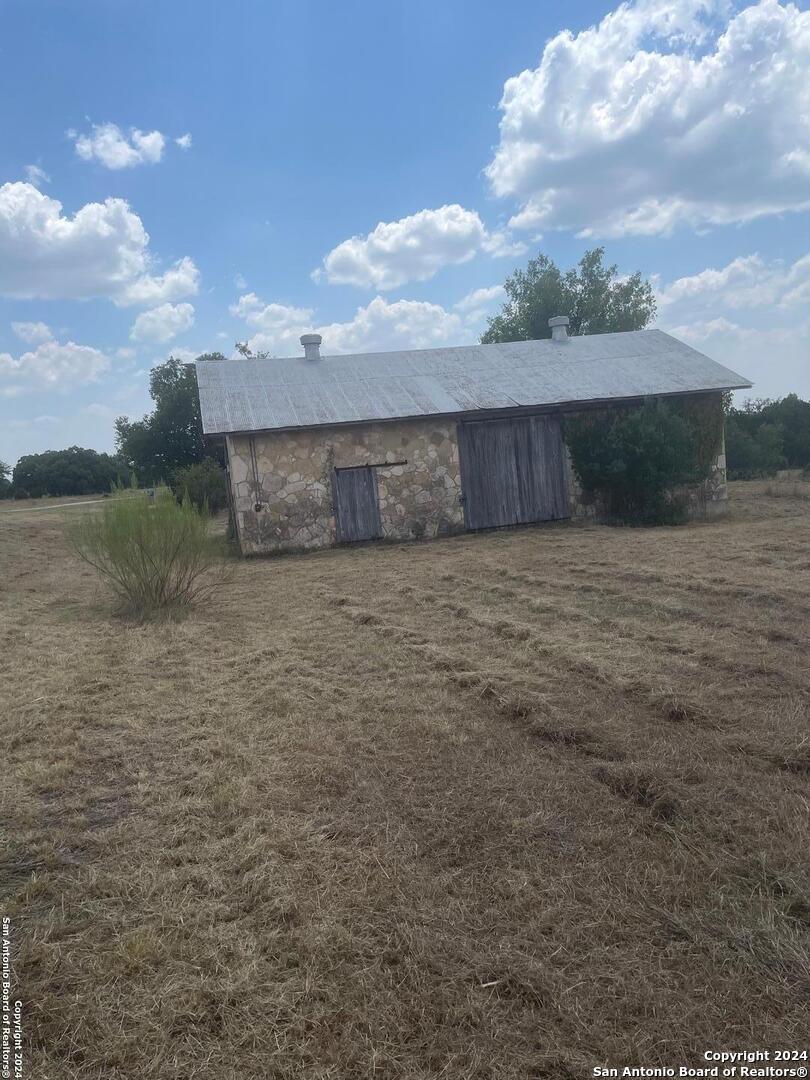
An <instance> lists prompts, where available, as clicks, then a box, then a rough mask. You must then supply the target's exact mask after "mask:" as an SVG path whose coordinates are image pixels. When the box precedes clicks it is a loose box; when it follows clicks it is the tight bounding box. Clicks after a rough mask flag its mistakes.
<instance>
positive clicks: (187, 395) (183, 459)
mask: <svg viewBox="0 0 810 1080" xmlns="http://www.w3.org/2000/svg"><path fill="white" fill-rule="evenodd" d="M224 359H225V357H224V356H223V355H222V353H204V354H203V355H202V356H199V357H198V360H210V361H219V360H224ZM149 394H150V396H151V398H152V400H153V401H154V403H155V408H154V409H153V411H152V412H151V413H148V414H147V415H146V416H144V417H143V418H142V419H140V420H130V419H129V417H127V416H119V417H118V419H117V420H116V421H115V432H116V443H117V446H118V450H119V453H120V454H121V456H122V458H123V459H124V460H125V461H126V462H127V464H128V465H129V466H130V467H131V468H132V469H133V470H134V471H135V473H136V475H137V477H138V479H139V481H141V482H142V483H144V482H145V483H149V484H155V483H157V482H158V481H160V480H165V481H167V482H168V481H169V480H170V479H171V477H172V476H173V475H174V473H175V471H176V470H178V469H186V468H188V467H189V466H190V465H194V464H195V463H196V462H198V461H202V460H203V458H204V457H206V456H215V452H214V451H213V450H211V449H209V448H207V447H206V445H205V442H204V439H203V430H202V422H201V420H200V402H199V398H198V396H197V376H196V374H195V371H194V367H193V366H192V365H191V364H185V363H183V362H182V361H181V360H178V359H177V358H176V357H174V356H170V357H169V359H168V360H167V361H166V362H165V363H163V364H158V365H157V367H154V368H152V371H151V372H150V375H149Z"/></svg>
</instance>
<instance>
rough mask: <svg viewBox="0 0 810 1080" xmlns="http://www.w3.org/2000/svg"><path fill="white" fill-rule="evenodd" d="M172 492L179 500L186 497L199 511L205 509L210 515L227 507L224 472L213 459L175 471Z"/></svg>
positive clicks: (205, 459)
mask: <svg viewBox="0 0 810 1080" xmlns="http://www.w3.org/2000/svg"><path fill="white" fill-rule="evenodd" d="M172 491H173V492H174V494H175V495H176V496H177V498H178V499H180V500H182V499H183V498H185V496H186V495H188V497H189V499H191V501H192V503H193V504H194V506H196V507H197V508H198V509H199V510H203V509H205V508H206V507H207V508H208V510H210V512H211V513H212V514H216V513H218V512H219V511H220V510H224V509H225V507H226V506H227V505H228V493H227V489H226V478H225V470H224V469H223V468H221V466H220V465H219V464H218V462H216V461H214V459H213V458H203V460H202V461H198V462H197V463H196V464H195V465H189V466H188V467H187V468H185V469H177V470H175V472H174V473H173V478H172Z"/></svg>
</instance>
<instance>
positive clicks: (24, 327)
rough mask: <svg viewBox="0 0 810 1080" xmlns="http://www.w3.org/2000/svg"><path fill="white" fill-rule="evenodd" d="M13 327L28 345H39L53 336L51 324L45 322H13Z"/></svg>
mask: <svg viewBox="0 0 810 1080" xmlns="http://www.w3.org/2000/svg"><path fill="white" fill-rule="evenodd" d="M11 329H12V330H13V331H14V333H15V334H16V335H17V337H18V338H19V339H20V340H21V341H24V342H25V344H26V345H39V344H41V343H42V342H43V341H50V340H51V338H52V337H53V334H52V333H51V328H50V326H46V324H45V323H44V322H13V323H12V324H11Z"/></svg>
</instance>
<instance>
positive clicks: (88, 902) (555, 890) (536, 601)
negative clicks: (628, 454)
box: [0, 482, 810, 1080]
mask: <svg viewBox="0 0 810 1080" xmlns="http://www.w3.org/2000/svg"><path fill="white" fill-rule="evenodd" d="M732 498H733V512H732V515H731V516H730V517H729V519H728V520H727V521H724V522H723V523H718V524H713V525H694V526H688V527H683V528H670V529H649V530H647V529H645V530H634V529H607V528H597V527H572V526H551V527H546V528H536V529H522V530H518V531H512V532H500V533H490V534H487V535H479V536H466V537H461V538H457V539H450V540H445V541H440V542H436V543H432V544H423V545H418V544H417V545H408V546H406V545H398V546H372V547H357V548H353V549H346V550H338V551H329V552H324V553H320V554H316V555H310V556H307V557H288V558H282V559H276V560H255V561H243V562H239V563H237V564H236V565H235V567H234V573H233V577H232V580H231V581H230V583H229V584H228V585H227V586H226V587H225V588H224V589H223V590H222V591H221V592H220V593H219V594H218V595H217V596H216V597H215V599H214V600H213V601H211V602H209V603H208V604H206V605H205V606H204V607H203V608H202V609H200V610H198V611H197V612H195V613H193V614H192V615H191V616H190V617H188V618H187V619H186V620H185V621H183V622H180V623H164V624H157V625H134V624H131V623H126V622H124V621H122V620H121V619H120V618H118V617H116V616H115V615H114V614H112V611H111V607H110V602H109V600H108V598H107V596H106V594H105V592H104V591H103V589H102V587H101V586H100V585H99V583H98V582H97V580H96V579H95V577H94V576H93V574H92V572H91V571H90V570H88V569H86V568H85V567H83V566H82V565H81V564H79V563H78V562H77V561H76V559H75V558H74V557H73V556H72V555H71V554H70V553H69V551H68V549H67V547H66V544H65V541H64V533H63V528H64V526H63V521H62V514H61V512H60V511H55V512H50V513H44V512H43V513H38V512H34V511H32V512H31V513H18V514H8V513H3V512H0V568H1V569H2V580H1V583H0V609H1V610H2V616H1V617H2V623H1V629H0V632H1V633H2V647H0V665H2V679H3V683H2V685H3V719H2V746H3V758H4V762H5V765H4V782H3V785H2V790H1V792H0V795H1V797H2V806H0V821H2V828H3V837H2V851H0V893H1V894H2V899H1V901H0V907H2V908H3V910H4V911H5V913H7V914H9V915H11V917H12V919H13V933H14V942H15V949H16V950H17V954H16V976H17V981H18V985H19V987H20V996H21V997H22V998H23V1000H24V1009H25V1013H24V1030H25V1035H26V1057H27V1061H28V1073H27V1075H28V1076H29V1077H31V1078H32V1080H34V1078H36V1080H78V1078H82V1080H85V1078H87V1080H90V1078H92V1080H102V1078H103V1080H116V1078H137V1080H168V1078H173V1080H214V1078H216V1080H254V1078H256V1080H265V1078H281V1077H284V1078H302V1080H303V1078H319V1080H325V1078H330V1080H332V1078H377V1077H383V1078H389V1077H391V1078H394V1077H397V1078H399V1077H402V1078H417V1077H418V1078H431V1077H446V1078H467V1077H470V1078H471V1077H476V1078H478V1077H481V1078H483V1077H487V1078H498V1080H505V1078H518V1077H520V1078H529V1077H531V1078H534V1077H548V1078H553V1080H558V1078H559V1080H566V1078H582V1077H586V1076H588V1075H590V1073H591V1069H592V1068H593V1066H595V1065H598V1064H603V1065H604V1064H609V1065H625V1064H645V1065H649V1066H652V1065H662V1064H669V1065H679V1064H692V1065H698V1064H700V1063H701V1062H700V1055H701V1054H702V1053H703V1051H704V1050H707V1049H740V1048H759V1047H772V1048H773V1047H779V1048H798V1046H799V1045H800V1043H801V1040H802V1038H803V1037H806V1035H807V1031H808V1000H809V998H808V995H809V994H810V966H809V959H808V958H809V957H810V867H809V866H808V850H810V844H809V843H808V841H810V813H808V810H809V809H810V805H809V803H808V795H810V738H808V724H807V720H808V703H810V666H809V665H808V644H809V643H810V573H808V571H810V484H804V485H802V484H801V483H793V482H792V483H790V484H782V485H779V484H774V483H761V484H759V483H749V484H738V485H733V490H732ZM72 512H73V513H77V512H85V513H88V512H93V509H92V507H88V508H87V509H86V510H80V509H79V508H76V509H75V510H74V511H72Z"/></svg>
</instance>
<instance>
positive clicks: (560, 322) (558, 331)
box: [548, 315, 570, 341]
mask: <svg viewBox="0 0 810 1080" xmlns="http://www.w3.org/2000/svg"><path fill="white" fill-rule="evenodd" d="M569 322H570V319H569V318H568V316H567V315H555V316H554V318H553V319H549V320H548V325H549V326H550V327H551V340H552V341H568V324H569Z"/></svg>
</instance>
